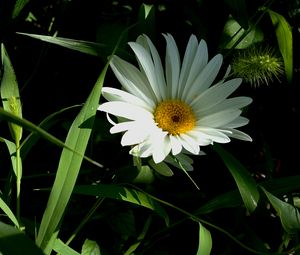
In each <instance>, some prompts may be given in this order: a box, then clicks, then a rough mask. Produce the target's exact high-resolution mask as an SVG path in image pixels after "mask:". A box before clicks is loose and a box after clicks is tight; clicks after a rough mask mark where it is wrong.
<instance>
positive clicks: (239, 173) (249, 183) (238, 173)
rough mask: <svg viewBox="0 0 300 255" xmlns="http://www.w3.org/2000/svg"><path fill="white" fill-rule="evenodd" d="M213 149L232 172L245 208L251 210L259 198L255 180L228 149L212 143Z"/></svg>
mask: <svg viewBox="0 0 300 255" xmlns="http://www.w3.org/2000/svg"><path fill="white" fill-rule="evenodd" d="M214 149H215V150H216V151H217V153H218V154H219V156H220V157H221V158H222V160H223V162H224V163H225V165H226V166H227V168H228V170H229V171H230V173H231V174H232V176H233V178H234V180H235V182H236V185H237V187H238V189H239V192H240V194H241V197H242V199H243V201H244V204H245V206H246V208H247V209H248V210H249V212H253V211H254V210H255V208H256V207H257V203H258V200H259V192H258V190H257V184H256V182H255V181H254V179H253V178H252V176H251V175H250V173H249V172H248V171H247V169H246V168H245V167H244V166H243V165H242V164H241V163H240V162H239V161H238V160H237V159H236V158H234V157H233V156H232V155H231V154H230V153H229V152H228V151H226V150H224V149H223V148H222V147H221V146H220V145H218V144H215V145H214Z"/></svg>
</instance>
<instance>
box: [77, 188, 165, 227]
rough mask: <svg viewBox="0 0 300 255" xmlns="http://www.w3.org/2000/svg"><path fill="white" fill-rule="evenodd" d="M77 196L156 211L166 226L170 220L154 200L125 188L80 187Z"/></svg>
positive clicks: (139, 192) (144, 194)
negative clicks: (129, 204)
mask: <svg viewBox="0 0 300 255" xmlns="http://www.w3.org/2000/svg"><path fill="white" fill-rule="evenodd" d="M74 193H75V194H82V195H88V196H100V197H105V198H112V199H117V200H122V201H126V202H129V203H133V204H136V205H139V206H142V207H146V208H148V209H151V210H154V211H155V212H156V213H157V214H158V215H160V216H161V217H163V218H164V220H165V222H166V224H168V223H169V218H168V215H167V213H166V212H165V210H164V209H163V208H162V207H161V206H160V205H159V203H157V202H156V201H155V200H154V199H152V198H151V197H150V196H148V195H147V194H146V193H143V192H141V191H138V190H135V189H131V188H125V187H122V186H119V185H113V184H111V185H109V184H98V185H80V186H76V187H75V188H74Z"/></svg>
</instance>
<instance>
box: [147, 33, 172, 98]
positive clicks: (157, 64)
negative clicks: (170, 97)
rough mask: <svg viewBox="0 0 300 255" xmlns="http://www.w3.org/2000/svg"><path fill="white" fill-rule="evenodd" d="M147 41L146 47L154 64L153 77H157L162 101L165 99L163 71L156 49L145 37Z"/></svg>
mask: <svg viewBox="0 0 300 255" xmlns="http://www.w3.org/2000/svg"><path fill="white" fill-rule="evenodd" d="M145 38H146V39H147V43H148V46H149V48H150V52H151V56H152V59H153V63H154V69H155V75H156V77H157V83H158V87H159V91H160V93H161V96H162V98H163V99H166V89H167V87H166V81H165V76H164V69H163V66H162V63H161V59H160V57H159V54H158V52H157V49H156V48H155V46H154V45H153V43H152V42H151V40H150V39H149V38H148V36H145Z"/></svg>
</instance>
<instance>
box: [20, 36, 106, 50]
mask: <svg viewBox="0 0 300 255" xmlns="http://www.w3.org/2000/svg"><path fill="white" fill-rule="evenodd" d="M18 34H20V35H26V36H29V37H32V38H35V39H38V40H41V41H44V42H48V43H52V44H56V45H59V46H62V47H65V48H68V49H71V50H76V51H79V52H82V53H85V54H89V55H93V56H101V52H102V50H103V48H104V47H105V45H104V44H100V43H95V42H89V41H82V40H74V39H69V38H63V37H55V36H48V35H38V34H28V33H18Z"/></svg>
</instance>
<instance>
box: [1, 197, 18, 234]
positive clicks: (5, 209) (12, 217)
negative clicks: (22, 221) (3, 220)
mask: <svg viewBox="0 0 300 255" xmlns="http://www.w3.org/2000/svg"><path fill="white" fill-rule="evenodd" d="M0 209H1V210H2V211H3V212H4V213H5V215H6V216H7V217H8V218H9V219H10V220H11V221H12V222H13V223H14V224H15V226H16V227H17V228H20V226H19V222H18V220H17V218H16V216H15V215H14V214H13V212H12V211H11V209H10V208H9V207H8V205H7V204H6V203H5V202H4V200H3V199H2V198H1V197H0Z"/></svg>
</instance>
